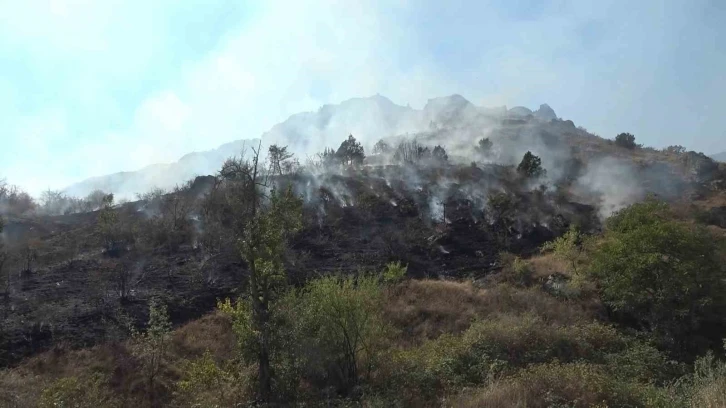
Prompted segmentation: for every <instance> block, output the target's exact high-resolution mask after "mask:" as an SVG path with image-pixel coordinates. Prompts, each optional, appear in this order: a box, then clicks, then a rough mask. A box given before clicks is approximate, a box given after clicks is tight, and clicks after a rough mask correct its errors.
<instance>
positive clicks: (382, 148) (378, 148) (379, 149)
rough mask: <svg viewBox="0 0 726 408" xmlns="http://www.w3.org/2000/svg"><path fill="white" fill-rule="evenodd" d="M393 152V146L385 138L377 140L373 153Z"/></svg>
mask: <svg viewBox="0 0 726 408" xmlns="http://www.w3.org/2000/svg"><path fill="white" fill-rule="evenodd" d="M390 152H391V146H390V145H389V144H388V143H386V142H384V141H383V139H381V140H379V141H378V142H376V144H375V145H373V153H374V154H388V153H390Z"/></svg>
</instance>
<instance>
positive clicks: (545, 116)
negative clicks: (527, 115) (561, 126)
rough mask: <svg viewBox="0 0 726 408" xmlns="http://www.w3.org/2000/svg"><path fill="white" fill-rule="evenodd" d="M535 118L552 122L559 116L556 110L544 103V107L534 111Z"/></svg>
mask: <svg viewBox="0 0 726 408" xmlns="http://www.w3.org/2000/svg"><path fill="white" fill-rule="evenodd" d="M533 115H534V117H536V118H539V119H542V120H546V121H550V120H552V119H557V114H555V111H554V109H552V108H550V106H549V105H547V104H546V103H543V104H542V105H539V109H537V110H536V111H534V113H533Z"/></svg>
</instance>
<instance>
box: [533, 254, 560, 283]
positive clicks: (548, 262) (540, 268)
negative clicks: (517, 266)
mask: <svg viewBox="0 0 726 408" xmlns="http://www.w3.org/2000/svg"><path fill="white" fill-rule="evenodd" d="M527 261H528V263H529V266H530V268H531V269H532V277H533V278H534V279H536V280H538V281H543V280H546V279H547V277H548V276H550V275H552V274H555V273H561V274H563V275H566V276H570V268H569V267H568V265H567V263H565V262H564V261H562V260H560V259H557V258H556V257H555V256H554V255H553V254H544V255H538V256H534V257H532V258H529V259H528V260H527Z"/></svg>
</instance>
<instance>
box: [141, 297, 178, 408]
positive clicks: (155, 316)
mask: <svg viewBox="0 0 726 408" xmlns="http://www.w3.org/2000/svg"><path fill="white" fill-rule="evenodd" d="M132 334H133V337H134V344H133V348H132V350H133V354H134V355H135V356H136V357H137V358H138V359H139V360H140V362H141V366H142V370H141V374H142V377H143V380H144V383H145V386H146V397H147V398H148V401H149V404H150V406H152V407H153V406H156V394H157V385H158V380H159V375H160V374H161V371H162V369H163V367H164V364H165V362H166V359H167V358H168V349H169V344H170V341H171V322H170V321H169V314H168V312H167V310H166V305H164V304H163V303H161V302H160V301H158V300H157V299H152V300H151V302H150V303H149V322H148V324H147V327H146V331H145V332H144V333H140V332H137V331H135V330H134V331H133V333H132Z"/></svg>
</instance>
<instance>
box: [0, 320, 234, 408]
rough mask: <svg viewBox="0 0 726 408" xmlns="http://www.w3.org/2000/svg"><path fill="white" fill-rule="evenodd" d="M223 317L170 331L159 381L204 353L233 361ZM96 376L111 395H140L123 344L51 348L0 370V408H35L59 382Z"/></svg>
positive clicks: (135, 364) (170, 378) (167, 379)
mask: <svg viewBox="0 0 726 408" xmlns="http://www.w3.org/2000/svg"><path fill="white" fill-rule="evenodd" d="M236 344H237V343H236V341H235V338H234V334H233V333H232V330H231V323H230V321H229V319H228V318H226V317H225V316H223V315H221V314H219V313H213V314H210V315H207V316H205V317H202V318H201V319H198V320H196V321H193V322H191V323H188V324H186V325H184V326H182V327H180V328H179V329H177V330H175V331H174V332H173V333H172V337H171V347H170V350H169V352H170V353H169V358H168V363H167V366H166V368H165V369H164V370H163V371H162V376H163V377H164V378H161V379H160V381H161V382H164V383H167V384H172V383H174V382H176V381H177V380H178V379H179V374H178V369H177V366H178V365H179V364H180V363H181V362H182V361H184V360H185V359H195V358H198V357H201V356H202V355H203V354H204V352H205V351H206V350H209V351H210V352H211V354H212V356H214V358H215V360H217V361H225V360H229V359H231V358H233V355H234V354H235V349H236V347H237V345H236ZM91 374H101V375H102V376H103V377H104V378H106V379H107V382H108V386H109V388H110V389H111V390H113V392H114V393H115V394H116V395H124V396H126V398H128V399H129V400H138V399H139V398H136V397H140V396H141V395H142V394H143V393H144V392H145V391H144V389H142V388H140V387H139V382H138V378H139V364H138V361H137V360H136V358H135V357H134V356H133V355H132V354H131V352H130V349H129V347H128V343H108V344H104V345H100V346H96V347H92V348H89V349H83V350H63V349H54V350H51V351H48V352H45V353H42V354H39V355H37V356H34V357H32V358H30V359H28V360H27V361H25V362H24V363H23V364H21V365H20V366H18V367H16V368H14V369H12V370H5V371H1V372H0V406H2V407H6V406H8V407H30V406H37V402H38V399H39V398H40V395H41V393H42V391H43V390H44V389H46V388H47V387H48V386H50V385H51V384H52V383H53V382H54V381H55V380H57V379H59V378H70V377H74V378H84V377H87V376H89V375H91Z"/></svg>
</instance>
